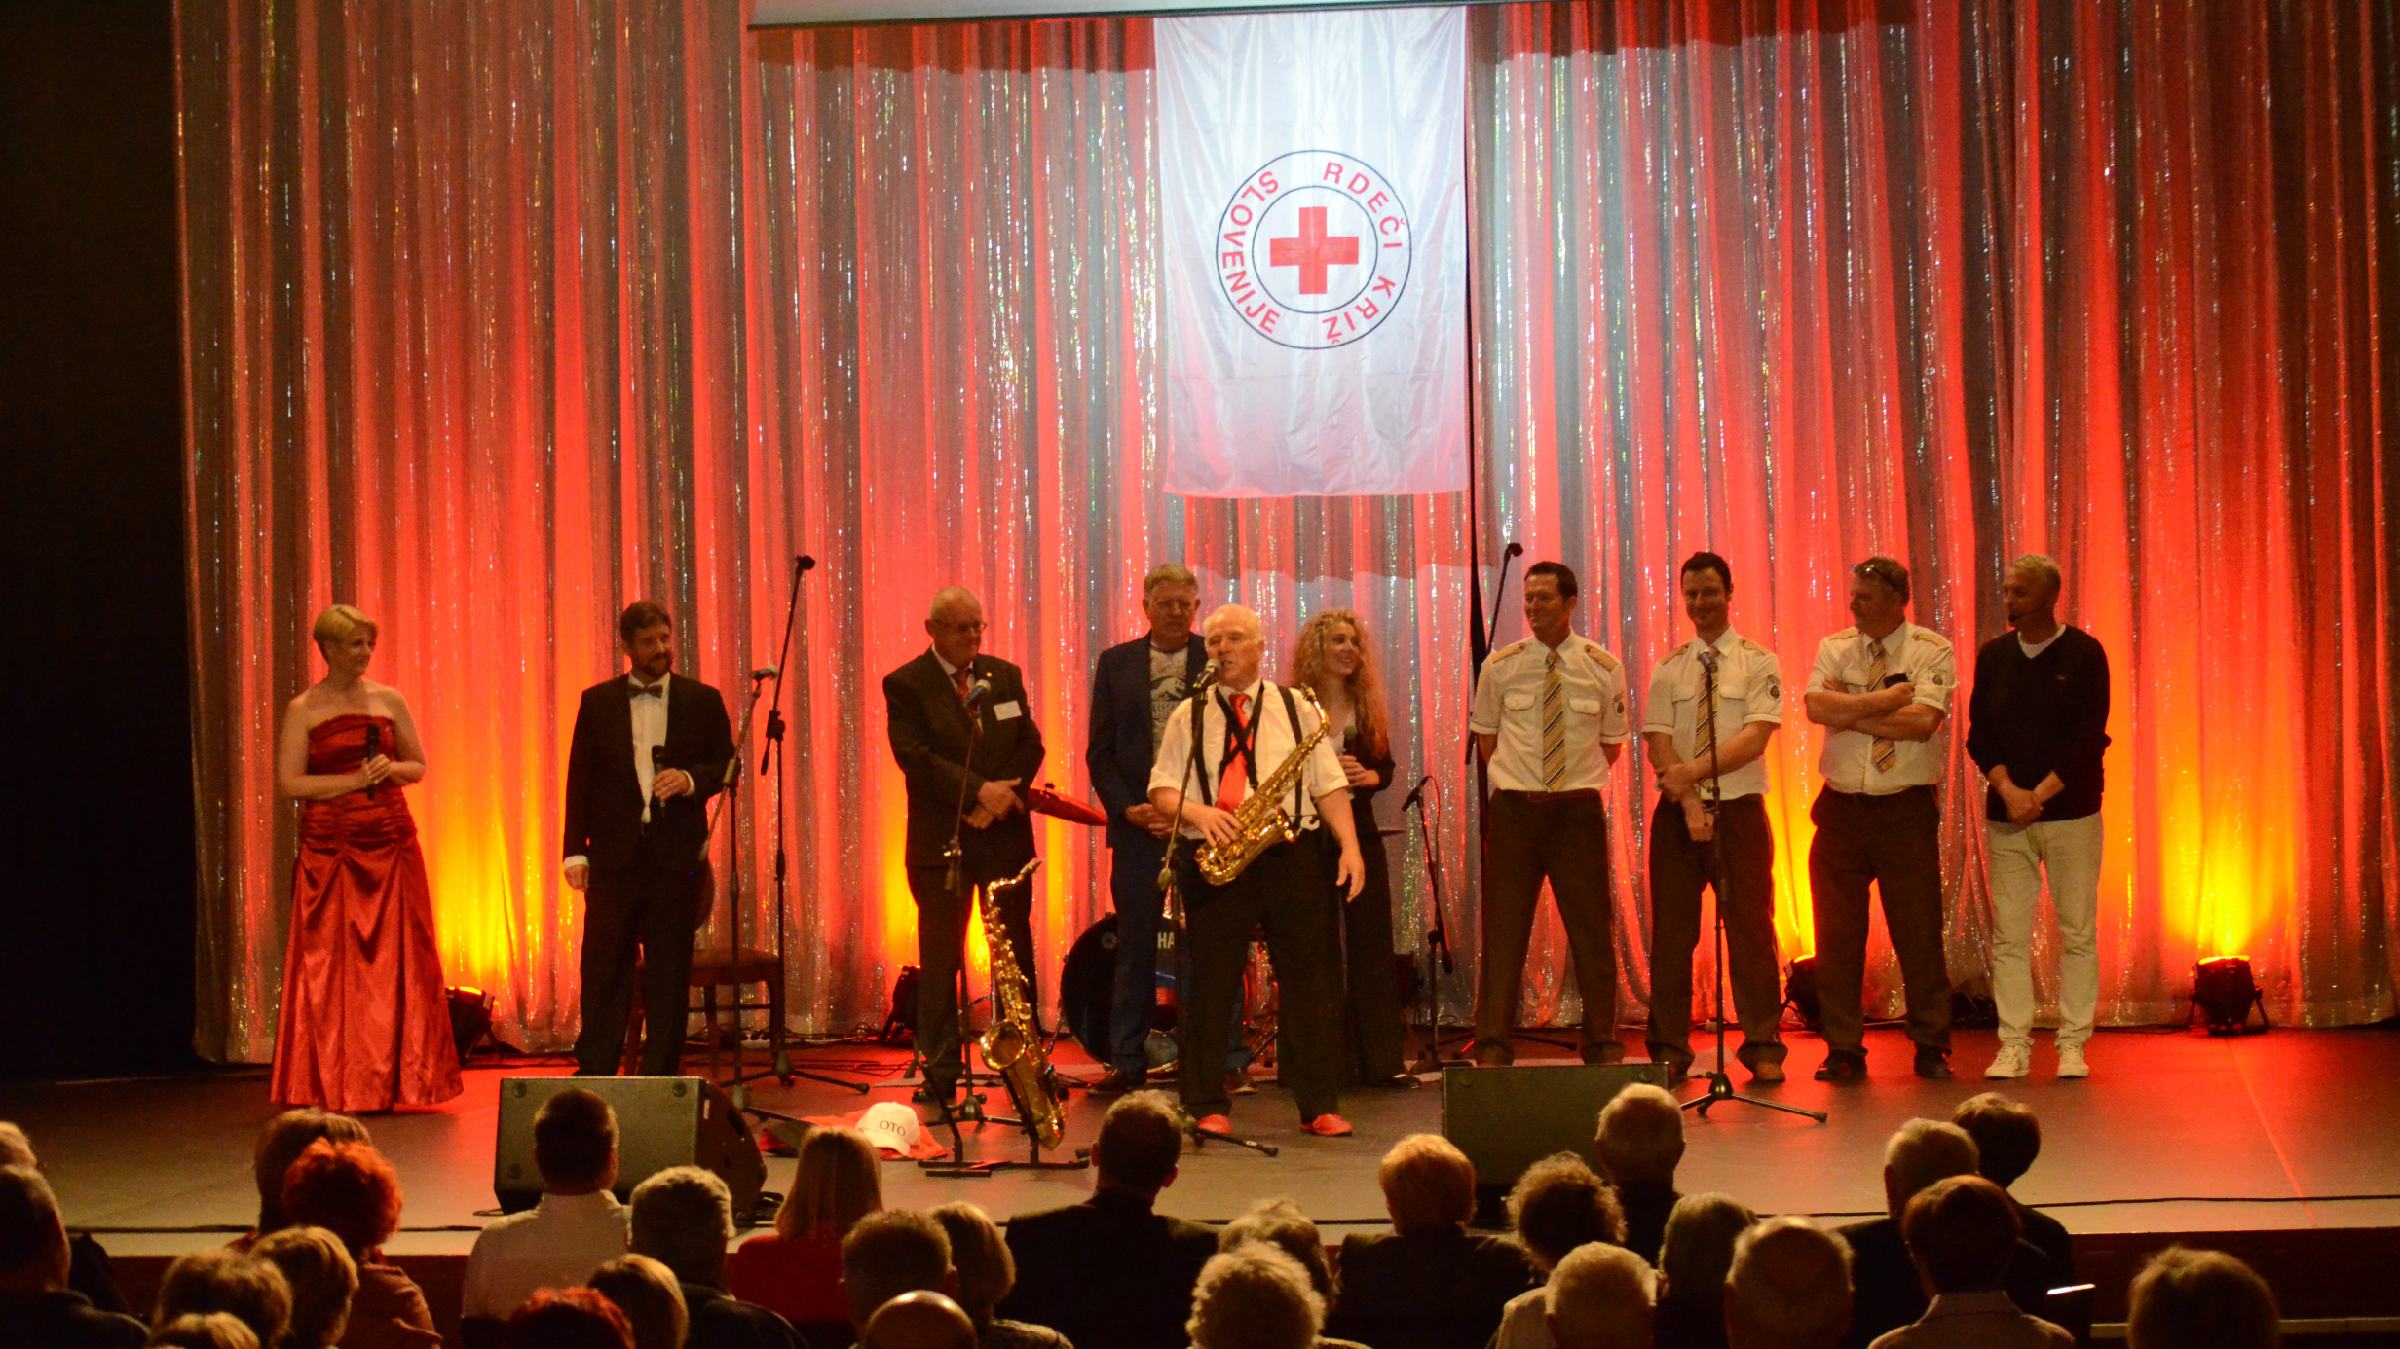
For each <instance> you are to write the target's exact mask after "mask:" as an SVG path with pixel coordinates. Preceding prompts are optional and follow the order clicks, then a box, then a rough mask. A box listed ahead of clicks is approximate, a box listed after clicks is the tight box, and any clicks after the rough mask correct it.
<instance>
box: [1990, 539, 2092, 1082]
mask: <svg viewBox="0 0 2400 1349" xmlns="http://www.w3.org/2000/svg"><path fill="white" fill-rule="evenodd" d="M2059 590H2060V579H2059V572H2058V564H2057V563H2056V562H2053V561H2051V560H2050V559H2049V558H2046V557H2043V556H2042V555H2041V554H2039V553H2027V554H2026V555H2025V556H2023V557H2020V558H2018V559H2017V560H2016V561H2014V562H2011V563H2009V564H2008V574H2007V576H2006V577H2005V579H2003V580H2002V582H2001V585H2000V602H2001V607H2002V608H2003V609H2004V610H2005V611H2006V612H2007V614H2008V626H2009V628H2010V631H2008V632H2006V633H2003V634H2001V635H2000V636H1998V637H1994V638H1993V639H1992V640H1990V641H1988V642H1985V643H1984V644H1983V646H1982V648H1981V649H1979V650H1978V651H1976V653H1975V692H1974V695H1973V696H1972V697H1970V698H1969V699H1968V700H1967V756H1968V757H1969V758H1971V759H1973V760H1974V761H1975V767H1976V768H1977V769H1978V770H1980V771H1981V772H1982V773H1983V776H1984V781H1985V783H1986V784H1987V786H1986V789H1985V791H1984V796H1983V819H1984V824H1983V836H1984V842H1985V843H1986V845H1987V846H1986V847H1985V849H1984V856H1985V857H1987V858H1988V859H1990V864H1991V880H1992V1002H1993V1003H1994V1004H1995V1005H1996V1006H1997V1008H1998V1009H1999V1013H2000V1052H1999V1054H1998V1055H1997V1056H1995V1057H1994V1058H1993V1059H1992V1064H1991V1067H1989V1068H1987V1069H1985V1070H1984V1074H1983V1075H1984V1076H1985V1077H1998V1078H2008V1077H2023V1076H2025V1075H2026V1074H2027V1073H2029V1072H2031V1071H2032V1070H2033V959H2032V952H2033V924H2034V920H2035V919H2036V917H2037V916H2038V915H2039V913H2040V910H2041V904H2042V890H2043V888H2044V882H2045V881H2047V882H2048V889H2049V891H2050V906H2051V907H2052V908H2053V909H2055V910H2056V911H2057V913H2058V1075H2059V1076H2060V1077H2063V1078H2076V1077H2085V1076H2088V1075H2089V1074H2090V1072H2091V1067H2090V1065H2089V1064H2088V1063H2087V1062H2086V1060H2085V1058H2084V1046H2085V1045H2086V1044H2088V1043H2089V1042H2090V1040H2091V1038H2092V1021H2093V1018H2094V1016H2095V1014H2096V1012H2097V1010H2098V1008H2099V1005H2100V946H2099V937H2100V836H2101V831H2100V790H2101V779H2102V773H2101V759H2102V757H2103V755H2104V753H2105V752H2106V751H2107V749H2108V651H2107V649H2106V648H2104V647H2102V646H2101V645H2100V641H2099V639H2098V638H2096V637H2094V636H2092V635H2091V634H2090V633H2088V632H2085V631H2084V630H2083V629H2081V628H2078V627H2074V626H2072V625H2070V624H2065V623H2061V622H2059V621H2058V597H2059Z"/></svg>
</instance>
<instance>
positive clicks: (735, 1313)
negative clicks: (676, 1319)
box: [629, 1166, 805, 1349]
mask: <svg viewBox="0 0 2400 1349" xmlns="http://www.w3.org/2000/svg"><path fill="white" fill-rule="evenodd" d="M629 1226H630V1228H631V1231H632V1237H633V1242H632V1244H633V1253H634V1254H636V1255H646V1256H649V1257H650V1258H651V1259H653V1260H656V1261H658V1262H659V1263H660V1264H662V1265H665V1266H666V1267H667V1269H668V1270H669V1271H670V1272H672V1273H673V1274H674V1275H675V1279H676V1282H677V1283H678V1284H679V1285H680V1286H681V1288H682V1291H683V1305H684V1309H685V1311H686V1312H687V1314H688V1315H689V1317H690V1324H691V1329H690V1332H689V1334H688V1337H687V1339H686V1340H685V1343H686V1344H687V1345H689V1346H690V1349H802V1346H803V1345H804V1343H805V1342H804V1341H803V1340H802V1339H801V1338H800V1335H799V1332H797V1331H795V1330H793V1329H792V1325H791V1322H789V1321H786V1320H784V1319H783V1318H782V1317H780V1316H777V1315H776V1314H775V1313H773V1312H771V1311H768V1310H767V1309H766V1308H764V1307H761V1306H758V1305H756V1304H754V1303H749V1302H744V1301H742V1300H740V1299H739V1298H736V1297H734V1296H733V1295H732V1294H731V1293H728V1292H726V1291H725V1246H726V1243H728V1242H730V1241H732V1240H733V1192H732V1191H730V1190H728V1189H726V1188H725V1182H724V1181H722V1180H719V1179H718V1178H717V1177H716V1176H714V1175H712V1174H710V1173H709V1172H707V1171H704V1170H702V1169H701V1168H699V1167H697V1166H670V1167H668V1168H667V1169H666V1170H664V1171H661V1172H659V1173H658V1174H657V1175H654V1176H652V1177H650V1178H649V1179H648V1180H645V1181H643V1182H642V1183H641V1184H639V1185H636V1186H634V1187H633V1212H632V1216H631V1221H630V1224H629Z"/></svg>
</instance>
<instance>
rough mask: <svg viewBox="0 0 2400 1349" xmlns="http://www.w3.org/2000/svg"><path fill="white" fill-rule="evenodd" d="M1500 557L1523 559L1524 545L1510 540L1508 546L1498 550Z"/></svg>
mask: <svg viewBox="0 0 2400 1349" xmlns="http://www.w3.org/2000/svg"><path fill="white" fill-rule="evenodd" d="M1500 556H1501V557H1503V558H1511V557H1523V556H1525V545H1524V544H1521V543H1519V542H1517V541H1516V540H1514V539H1511V540H1509V541H1508V546H1507V547H1506V548H1503V549H1501V550H1500Z"/></svg>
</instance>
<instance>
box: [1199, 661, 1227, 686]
mask: <svg viewBox="0 0 2400 1349" xmlns="http://www.w3.org/2000/svg"><path fill="white" fill-rule="evenodd" d="M1220 664H1222V662H1220V661H1214V660H1212V661H1210V662H1209V663H1208V664H1206V665H1203V666H1201V667H1200V677H1199V678H1198V679H1195V680H1193V681H1192V692H1194V693H1198V692H1199V691H1200V690H1202V689H1204V688H1207V687H1208V686H1209V685H1211V684H1214V683H1216V682H1217V667H1218V666H1219V665H1220Z"/></svg>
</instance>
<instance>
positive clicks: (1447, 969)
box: [1402, 773, 1467, 1073]
mask: <svg viewBox="0 0 2400 1349" xmlns="http://www.w3.org/2000/svg"><path fill="white" fill-rule="evenodd" d="M1441 786H1442V785H1441V784H1440V783H1438V782H1436V781H1434V779H1433V774H1431V773H1427V774H1426V775H1425V780H1424V781H1422V782H1420V783H1418V784H1417V790H1416V791H1413V792H1411V793H1409V797H1408V801H1407V802H1406V803H1405V804H1404V805H1403V806H1402V809H1404V810H1406V809H1413V810H1415V811H1416V812H1417V838H1418V841H1419V843H1420V845H1421V847H1422V850H1423V854H1424V858H1425V881H1426V885H1427V887H1428V891H1429V893H1428V898H1427V900H1426V909H1427V910H1428V912H1429V914H1430V916H1431V923H1432V925H1431V926H1430V927H1428V928H1426V929H1425V981H1424V992H1425V1040H1424V1045H1423V1047H1422V1048H1421V1049H1420V1050H1419V1051H1418V1053H1417V1058H1416V1061H1415V1062H1414V1063H1411V1064H1410V1065H1409V1066H1408V1070H1409V1071H1410V1072H1412V1073H1438V1072H1440V1071H1442V1070H1443V1069H1445V1068H1449V1067H1453V1066H1458V1067H1463V1066H1465V1064H1466V1062H1467V1060H1466V1059H1465V1058H1463V1057H1460V1058H1444V1057H1442V994H1441V978H1442V976H1443V975H1445V974H1456V973H1457V972H1458V965H1457V962H1456V961H1454V960H1452V959H1451V956H1450V922H1449V918H1448V915H1447V913H1446V912H1445V909H1444V906H1443V904H1442V855H1441V844H1440V840H1439V839H1438V838H1437V837H1436V831H1435V829H1434V825H1435V823H1436V821H1434V820H1433V819H1431V818H1428V812H1427V810H1426V807H1425V789H1426V788H1427V787H1431V788H1433V790H1434V792H1435V794H1436V796H1437V799H1438V796H1439V794H1440V792H1441Z"/></svg>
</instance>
